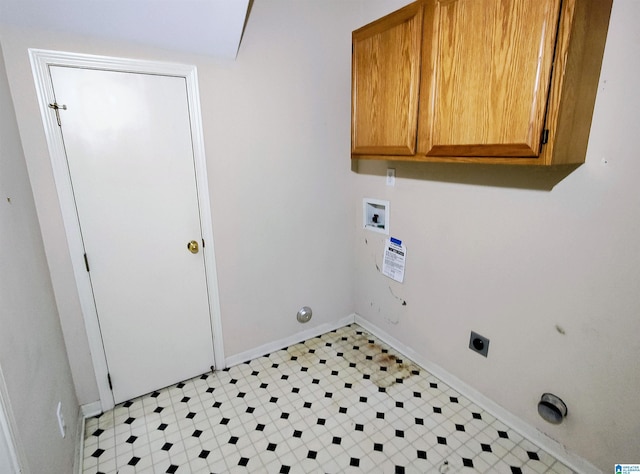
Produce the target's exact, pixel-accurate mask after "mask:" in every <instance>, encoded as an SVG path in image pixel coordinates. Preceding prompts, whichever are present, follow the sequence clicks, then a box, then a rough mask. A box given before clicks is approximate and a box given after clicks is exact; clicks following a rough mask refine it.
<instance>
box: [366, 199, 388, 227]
mask: <svg viewBox="0 0 640 474" xmlns="http://www.w3.org/2000/svg"><path fill="white" fill-rule="evenodd" d="M362 225H363V227H364V228H365V229H369V230H372V231H374V232H380V233H381V234H387V235H389V201H382V200H380V199H372V198H364V199H363V200H362Z"/></svg>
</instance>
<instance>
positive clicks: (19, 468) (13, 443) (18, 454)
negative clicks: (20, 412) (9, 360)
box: [0, 367, 28, 474]
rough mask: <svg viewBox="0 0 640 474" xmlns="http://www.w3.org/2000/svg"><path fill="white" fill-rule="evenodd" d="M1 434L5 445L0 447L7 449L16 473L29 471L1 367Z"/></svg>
mask: <svg viewBox="0 0 640 474" xmlns="http://www.w3.org/2000/svg"><path fill="white" fill-rule="evenodd" d="M0 436H1V437H2V441H3V444H4V446H0V449H6V451H7V452H6V454H7V455H8V456H9V459H8V461H9V463H10V464H11V468H12V469H13V472H15V473H24V474H26V473H27V472H28V471H27V470H26V467H25V466H24V463H23V462H22V459H25V458H24V452H23V451H22V446H21V445H20V444H18V442H17V440H16V435H15V420H14V418H13V412H12V411H11V403H10V402H9V393H8V391H7V385H6V383H5V380H4V375H3V373H2V368H1V367H0Z"/></svg>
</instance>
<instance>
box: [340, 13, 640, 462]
mask: <svg viewBox="0 0 640 474" xmlns="http://www.w3.org/2000/svg"><path fill="white" fill-rule="evenodd" d="M639 22H640V3H639V2H637V1H633V0H615V2H614V8H613V15H612V18H611V24H610V34H609V37H608V42H607V47H606V53H605V58H604V65H603V70H602V74H601V80H600V87H599V89H598V100H597V105H596V110H595V115H594V119H593V127H592V132H591V139H590V144H589V150H588V156H587V163H586V164H585V165H583V166H581V167H579V168H578V169H576V170H575V171H573V172H572V173H570V174H568V176H566V177H565V178H564V179H560V178H561V177H562V173H550V172H546V171H540V170H531V169H511V168H508V169H502V168H493V167H474V166H469V165H462V166H455V165H440V166H439V165H429V164H414V165H410V164H388V163H386V162H373V163H372V162H369V163H365V162H360V163H359V168H358V171H357V172H356V173H355V174H354V180H353V188H354V192H353V197H352V205H353V207H354V209H357V210H358V211H359V210H360V208H361V199H362V198H363V197H372V198H379V199H387V200H389V201H390V206H391V220H390V222H391V233H392V235H393V236H395V237H397V238H399V239H402V240H403V241H404V242H405V244H406V246H407V258H408V260H407V270H406V279H405V283H404V284H397V283H395V282H393V281H391V280H390V279H388V278H386V277H384V276H382V275H381V274H380V273H379V272H378V270H377V269H376V265H378V266H381V258H382V248H383V247H382V246H383V243H382V238H381V237H379V236H378V234H374V233H372V232H370V231H365V230H360V229H359V230H358V231H357V234H356V247H355V253H356V260H357V262H356V274H355V285H356V288H355V291H356V312H357V313H359V314H360V315H362V316H363V317H364V318H366V319H367V320H368V321H370V322H371V323H373V324H375V325H376V326H378V327H380V328H382V329H383V330H384V331H386V332H388V333H389V334H390V335H392V336H393V337H395V338H396V339H398V340H400V341H401V342H402V343H404V344H406V345H407V346H409V347H411V348H413V349H414V350H416V351H417V352H418V353H420V354H421V355H422V356H423V357H424V358H425V359H426V360H430V361H433V362H434V363H435V364H438V365H439V366H441V367H443V368H445V369H446V370H447V371H449V372H450V373H452V374H453V375H455V376H456V377H458V378H459V379H461V380H463V381H464V382H466V383H467V384H468V385H470V386H471V387H473V388H475V389H477V390H478V391H480V392H481V393H483V394H484V395H486V396H488V397H489V398H491V399H492V400H494V401H496V402H497V403H498V404H499V405H501V406H503V407H505V408H506V409H507V410H509V411H511V412H512V413H514V414H515V415H517V416H518V417H520V418H522V419H523V420H525V421H527V422H528V423H530V424H532V425H534V426H535V427H537V428H538V429H540V430H541V431H543V432H544V433H546V434H548V435H549V436H550V437H552V438H554V439H556V440H558V441H559V442H560V443H562V444H564V445H566V447H567V448H568V449H569V450H570V451H573V452H575V453H577V454H578V455H580V456H582V457H583V458H585V459H587V460H588V461H590V462H591V463H593V464H595V465H596V466H598V467H599V468H600V469H602V470H604V471H610V470H611V469H612V467H613V465H614V463H620V462H637V461H633V460H634V459H637V456H638V437H639V436H640V410H639V409H638V393H639V392H640V375H639V373H638V360H640V343H639V342H638V334H639V333H640V318H639V317H638V315H639V314H640V291H638V284H639V273H638V268H640V246H639V245H640V244H639V242H640V192H639V191H638V189H639V188H638V184H637V177H638V176H640V160H638V157H637V154H638V153H637V144H636V141H637V134H638V127H639V126H640V112H639V111H640V94H639V93H638V88H637V77H638V75H639V74H640V33H639V31H640V30H639V29H638V27H637V25H638V23H639ZM387 166H391V167H395V168H396V170H397V175H398V179H397V181H396V186H395V187H393V188H391V187H386V186H385V179H384V173H385V170H386V167H387ZM565 174H566V172H565ZM554 184H555V186H554ZM359 212H361V211H359ZM402 301H406V306H402V304H401V303H402ZM471 330H474V331H476V332H479V333H480V334H482V335H484V336H486V337H488V338H490V340H491V342H490V348H489V357H488V358H487V359H485V358H483V357H481V356H479V355H477V354H475V353H473V352H472V351H470V350H469V349H468V344H469V333H470V331H471ZM546 391H550V392H553V393H555V394H557V395H558V396H560V397H561V398H563V399H564V401H565V402H566V403H567V404H568V408H569V416H568V417H567V419H566V421H565V422H564V423H563V424H561V425H559V426H553V425H550V424H548V423H546V422H544V421H543V420H542V419H541V418H540V417H539V416H538V414H537V411H536V404H537V401H538V400H539V397H540V395H541V394H542V393H543V392H546Z"/></svg>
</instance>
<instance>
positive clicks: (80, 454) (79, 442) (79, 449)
mask: <svg viewBox="0 0 640 474" xmlns="http://www.w3.org/2000/svg"><path fill="white" fill-rule="evenodd" d="M84 419H85V416H84V406H82V407H80V408H78V429H77V430H76V433H77V435H76V436H77V438H76V450H75V456H76V459H75V467H76V469H75V472H76V473H77V474H82V473H83V469H82V468H83V463H84Z"/></svg>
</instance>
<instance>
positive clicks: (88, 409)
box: [80, 400, 102, 419]
mask: <svg viewBox="0 0 640 474" xmlns="http://www.w3.org/2000/svg"><path fill="white" fill-rule="evenodd" d="M80 412H81V413H82V418H83V419H84V418H91V417H92V416H98V415H99V414H100V413H102V405H101V404H100V400H98V401H97V402H92V403H87V404H86V405H82V406H81V407H80Z"/></svg>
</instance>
